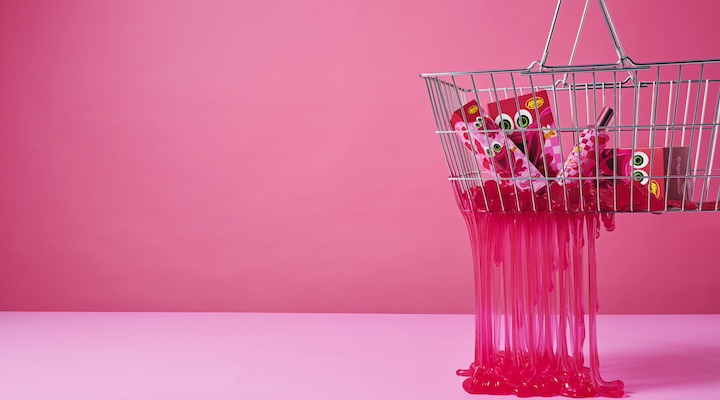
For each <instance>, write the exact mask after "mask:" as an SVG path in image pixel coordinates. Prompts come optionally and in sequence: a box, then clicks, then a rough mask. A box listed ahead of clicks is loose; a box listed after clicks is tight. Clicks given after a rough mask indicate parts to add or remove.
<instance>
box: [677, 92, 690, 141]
mask: <svg viewBox="0 0 720 400" xmlns="http://www.w3.org/2000/svg"><path fill="white" fill-rule="evenodd" d="M691 88H692V80H690V79H688V81H687V94H686V95H685V112H684V113H683V127H682V135H681V136H680V146H681V147H682V146H685V128H686V127H687V118H688V111H689V109H690V89H691Z"/></svg>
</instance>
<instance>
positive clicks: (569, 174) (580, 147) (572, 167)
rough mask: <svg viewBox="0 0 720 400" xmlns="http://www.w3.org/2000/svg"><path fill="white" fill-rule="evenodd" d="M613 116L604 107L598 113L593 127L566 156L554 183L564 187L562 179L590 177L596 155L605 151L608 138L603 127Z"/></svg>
mask: <svg viewBox="0 0 720 400" xmlns="http://www.w3.org/2000/svg"><path fill="white" fill-rule="evenodd" d="M612 116H613V110H612V108H608V107H605V108H603V109H602V111H601V112H600V116H599V117H598V119H597V121H596V123H595V126H596V127H597V129H595V128H594V127H589V128H588V129H585V130H584V131H583V132H582V134H581V135H580V139H579V142H578V143H577V144H576V145H575V147H573V150H572V151H571V152H570V154H569V155H568V158H567V160H565V164H564V165H563V168H562V170H561V171H560V172H559V173H558V174H557V178H559V179H558V180H557V181H556V182H557V183H558V184H559V185H564V184H565V182H564V180H563V179H562V178H577V177H579V176H580V175H581V174H582V177H591V176H594V175H595V170H596V169H597V168H596V167H597V165H596V164H597V160H596V154H597V155H599V154H600V153H602V151H603V150H604V149H605V146H606V145H607V142H608V140H610V136H609V135H608V134H607V132H605V129H602V128H603V127H605V126H607V124H608V123H609V122H610V119H611V118H612Z"/></svg>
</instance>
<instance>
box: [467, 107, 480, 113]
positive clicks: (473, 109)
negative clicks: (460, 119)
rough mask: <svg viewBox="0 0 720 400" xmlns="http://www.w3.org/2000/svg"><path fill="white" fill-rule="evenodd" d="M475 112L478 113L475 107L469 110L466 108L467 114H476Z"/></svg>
mask: <svg viewBox="0 0 720 400" xmlns="http://www.w3.org/2000/svg"><path fill="white" fill-rule="evenodd" d="M477 112H478V107H477V106H471V107H470V108H468V113H470V114H477Z"/></svg>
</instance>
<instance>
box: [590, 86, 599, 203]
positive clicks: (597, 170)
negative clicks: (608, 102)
mask: <svg viewBox="0 0 720 400" xmlns="http://www.w3.org/2000/svg"><path fill="white" fill-rule="evenodd" d="M596 82H597V80H596V76H595V72H593V73H592V83H593V86H592V87H593V114H594V115H593V117H594V119H595V121H596V122H595V124H597V119H598V115H597V113H598V110H597V109H598V107H597V83H596ZM598 129H599V128H598ZM599 142H600V133H599V132H598V131H597V129H596V130H595V176H594V179H595V190H596V192H595V202H597V210H598V212H600V150H599V149H600V146H599Z"/></svg>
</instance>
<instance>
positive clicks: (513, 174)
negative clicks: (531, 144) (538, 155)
mask: <svg viewBox="0 0 720 400" xmlns="http://www.w3.org/2000/svg"><path fill="white" fill-rule="evenodd" d="M450 122H451V124H452V126H453V128H454V130H455V131H457V132H459V133H458V135H459V138H460V140H461V141H462V142H463V145H464V146H465V147H466V148H467V149H468V150H470V151H472V152H473V153H475V156H476V158H477V160H478V163H479V165H480V167H481V173H485V174H486V175H489V176H491V177H494V178H498V179H501V180H503V179H508V178H527V179H517V180H516V181H515V184H516V186H517V188H518V189H521V190H530V189H532V191H533V192H538V191H539V190H541V189H543V188H545V187H546V186H547V183H546V182H545V180H544V177H543V175H542V174H541V173H540V171H538V169H537V168H535V166H534V165H533V164H532V163H531V162H530V161H528V159H527V157H525V154H523V152H522V151H520V149H519V148H518V147H517V146H516V145H515V144H514V143H513V142H512V140H510V139H509V138H508V137H507V136H506V135H505V133H504V132H502V131H500V130H499V128H498V126H497V125H496V124H495V122H494V121H493V120H491V119H490V118H489V117H488V116H487V114H485V110H483V109H482V108H481V107H479V106H478V105H477V102H476V101H475V100H472V101H470V102H469V103H467V104H465V105H464V106H463V108H461V109H458V110H456V111H455V112H454V113H453V115H452V117H451V119H450ZM487 130H494V132H487ZM530 178H532V180H531V179H530Z"/></svg>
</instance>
